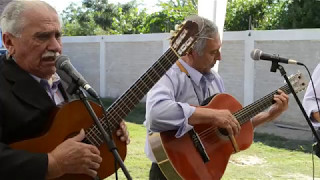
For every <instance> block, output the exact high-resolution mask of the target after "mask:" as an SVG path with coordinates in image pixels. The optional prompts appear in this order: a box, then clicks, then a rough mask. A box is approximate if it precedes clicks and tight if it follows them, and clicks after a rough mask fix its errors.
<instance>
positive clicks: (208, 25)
mask: <svg viewBox="0 0 320 180" xmlns="http://www.w3.org/2000/svg"><path fill="white" fill-rule="evenodd" d="M186 20H190V21H193V22H195V23H197V24H198V30H199V34H198V37H199V38H198V40H197V41H196V42H195V44H194V46H193V50H194V51H196V52H197V53H198V54H199V55H200V56H201V55H203V50H204V48H205V46H206V43H207V39H210V38H214V37H215V36H216V35H217V34H218V27H217V25H216V24H215V23H213V22H212V21H210V20H208V19H206V18H203V17H200V16H197V15H192V16H189V17H187V18H186Z"/></svg>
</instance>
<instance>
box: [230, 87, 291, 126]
mask: <svg viewBox="0 0 320 180" xmlns="http://www.w3.org/2000/svg"><path fill="white" fill-rule="evenodd" d="M279 89H281V90H282V91H283V92H285V93H286V94H290V93H291V91H290V88H289V86H288V84H286V85H284V86H282V87H280V88H279ZM276 93H277V90H276V91H273V92H271V93H270V94H268V95H266V96H264V97H263V98H261V99H259V100H257V101H255V102H254V103H252V104H249V105H248V106H246V107H244V108H242V109H241V110H240V111H238V112H235V113H234V114H233V115H234V116H235V118H236V119H237V120H238V121H239V123H240V125H242V124H244V123H245V122H247V121H248V120H250V119H251V118H252V117H254V116H255V115H257V114H259V113H260V112H262V111H264V110H265V109H267V108H268V107H270V106H271V105H272V104H273V96H274V95H275V94H276Z"/></svg>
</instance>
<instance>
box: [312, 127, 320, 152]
mask: <svg viewBox="0 0 320 180" xmlns="http://www.w3.org/2000/svg"><path fill="white" fill-rule="evenodd" d="M315 129H316V132H317V135H318V137H320V128H315ZM313 141H314V142H315V143H317V139H316V138H315V137H313ZM313 150H314V152H315V154H316V155H317V156H318V157H319V158H320V149H319V147H318V145H317V144H315V145H314V146H313Z"/></svg>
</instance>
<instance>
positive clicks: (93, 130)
mask: <svg viewBox="0 0 320 180" xmlns="http://www.w3.org/2000/svg"><path fill="white" fill-rule="evenodd" d="M152 69H154V68H151V70H152ZM146 74H147V73H146ZM156 75H157V76H158V77H160V76H159V75H158V74H156ZM146 77H148V76H146ZM140 82H141V81H140ZM153 83H154V82H153ZM138 90H140V89H138ZM140 91H141V90H140ZM124 97H125V98H126V99H128V98H127V97H126V96H124ZM131 102H132V101H131ZM111 110H112V109H111ZM121 111H122V110H121ZM111 113H112V111H111ZM122 113H124V112H123V111H122ZM116 114H117V113H116ZM104 119H105V118H102V120H104ZM110 120H111V121H113V122H114V118H113V117H112V118H111V119H110ZM103 124H104V121H103ZM112 125H113V124H112ZM95 131H96V128H93V129H92V130H91V131H90V134H92V132H93V133H94V134H96V132H95ZM99 135H100V133H99ZM99 139H100V138H99ZM100 141H101V140H100Z"/></svg>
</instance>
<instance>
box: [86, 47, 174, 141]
mask: <svg viewBox="0 0 320 180" xmlns="http://www.w3.org/2000/svg"><path fill="white" fill-rule="evenodd" d="M178 58H179V57H178V55H177V54H176V53H175V52H174V51H173V50H172V49H171V48H169V49H168V50H167V51H166V52H165V53H164V54H163V55H162V56H161V57H160V58H159V60H158V61H156V62H155V63H154V64H153V65H152V66H151V67H150V68H149V69H148V70H147V71H146V72H145V73H144V74H143V75H142V76H141V77H140V78H139V79H138V80H137V81H136V82H135V83H133V85H132V86H131V87H130V88H129V89H128V90H127V91H126V92H125V93H123V94H122V95H121V96H120V97H119V98H118V99H117V100H116V101H115V102H114V103H112V104H111V105H110V107H109V108H108V109H107V110H106V115H107V117H106V118H105V117H103V118H101V119H100V121H101V124H102V126H103V128H104V129H105V130H107V129H108V128H110V131H111V132H113V131H114V130H115V129H116V128H118V127H119V124H120V122H121V121H122V119H123V118H124V117H126V116H127V115H128V114H129V113H130V112H131V111H132V109H133V108H134V107H135V106H136V105H137V104H138V103H139V101H140V100H141V99H142V98H143V96H144V95H145V94H146V93H147V92H148V91H149V90H150V89H151V88H152V86H153V85H154V84H155V83H156V82H157V81H158V80H159V79H160V78H161V77H162V76H163V75H164V74H165V73H166V71H167V70H168V69H169V68H170V67H171V66H172V65H173V63H175V62H176V61H177V60H178ZM84 142H87V143H91V144H94V145H96V146H99V145H100V144H101V143H102V142H103V138H102V135H101V134H100V132H99V130H98V128H97V127H96V125H94V126H92V127H91V128H89V129H87V130H86V139H85V140H84Z"/></svg>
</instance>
